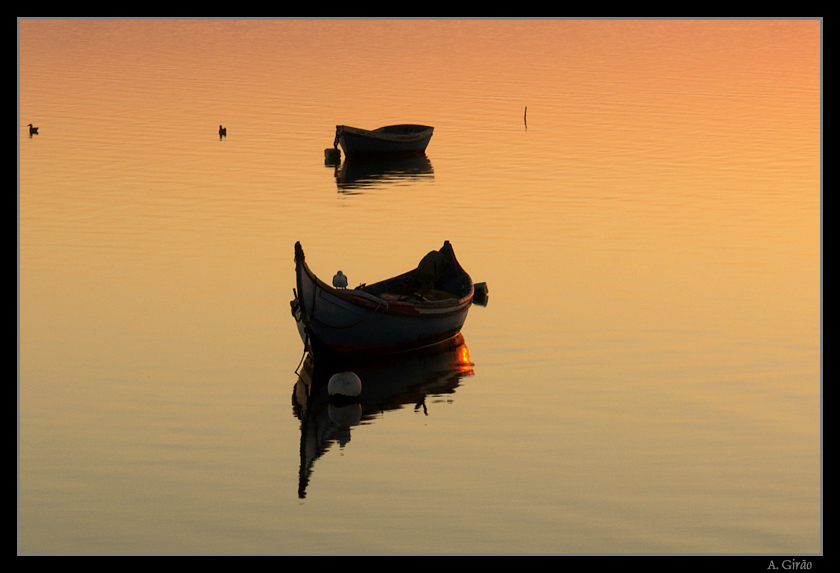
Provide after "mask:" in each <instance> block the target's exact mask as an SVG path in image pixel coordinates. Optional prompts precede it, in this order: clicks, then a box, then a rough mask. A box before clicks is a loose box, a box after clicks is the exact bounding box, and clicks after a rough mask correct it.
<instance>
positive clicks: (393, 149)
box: [334, 124, 435, 157]
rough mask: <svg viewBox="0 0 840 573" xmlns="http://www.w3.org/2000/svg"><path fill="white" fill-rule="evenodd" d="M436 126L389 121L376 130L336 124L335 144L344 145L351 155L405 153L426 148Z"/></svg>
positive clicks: (401, 155) (421, 151)
mask: <svg viewBox="0 0 840 573" xmlns="http://www.w3.org/2000/svg"><path fill="white" fill-rule="evenodd" d="M434 130H435V128H434V127H430V126H428V125H414V124H400V125H388V126H385V127H380V128H379V129H374V130H372V131H369V130H366V129H359V128H357V127H350V126H347V125H337V126H335V143H334V146H338V145H341V149H343V150H344V154H345V155H346V156H347V157H369V156H388V157H405V156H411V155H421V154H423V153H425V152H426V147H427V146H428V145H429V140H430V139H431V138H432V133H433V132H434Z"/></svg>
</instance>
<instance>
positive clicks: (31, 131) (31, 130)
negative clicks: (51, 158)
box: [29, 123, 38, 135]
mask: <svg viewBox="0 0 840 573" xmlns="http://www.w3.org/2000/svg"><path fill="white" fill-rule="evenodd" d="M29 135H38V128H37V127H32V124H31V123H30V124H29Z"/></svg>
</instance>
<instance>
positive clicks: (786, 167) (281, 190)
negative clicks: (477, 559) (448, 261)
mask: <svg viewBox="0 0 840 573" xmlns="http://www.w3.org/2000/svg"><path fill="white" fill-rule="evenodd" d="M820 36H821V22H819V21H710V22H701V21H689V22H678V21H630V22H622V21H454V20H453V21H389V20H381V21H372V22H361V21H340V20H336V21H306V20H298V21H211V22H207V21H30V20H22V21H19V60H20V72H19V74H20V75H19V78H20V79H19V93H20V97H19V108H20V118H19V124H20V129H21V131H20V134H21V135H20V139H19V285H20V286H19V348H20V350H19V356H20V358H19V371H20V375H19V478H20V482H19V551H20V552H23V553H53V552H58V553H74V552H83V553H91V552H93V553H171V552H175V553H215V552H222V553H357V552H362V553H496V552H498V553H795V554H804V553H816V552H820V551H821V548H822V537H821V508H822V502H821V499H822V498H821V475H822V473H821V336H820V333H821V179H820V167H821V160H820V149H821V147H820V143H821V131H820V127H821V114H820V111H821V107H820V103H821V96H820V86H821V84H820V79H821V74H820V73H821V61H820V49H821V44H820ZM526 108H527V109H526ZM30 122H32V123H34V124H36V125H37V126H38V127H39V133H38V135H33V136H30V135H29V132H28V127H27V126H26V124H28V123H30ZM405 122H413V123H422V124H428V125H433V126H435V134H434V137H433V138H432V141H431V144H430V145H429V148H428V150H427V155H426V157H425V158H422V159H421V160H418V161H413V162H406V163H404V164H399V165H389V166H382V167H378V166H364V167H359V166H358V165H352V164H350V163H348V162H346V161H345V162H343V163H342V164H341V165H338V166H332V165H328V164H325V161H324V149H325V148H328V147H331V145H332V141H333V135H334V130H335V125H337V124H348V125H354V126H358V127H365V128H374V127H379V126H382V125H387V124H392V123H405ZM219 124H224V125H225V126H226V127H227V136H226V137H224V138H220V137H219V135H218V126H219ZM444 240H449V241H451V242H452V244H453V246H454V248H455V251H456V252H457V254H458V259H459V261H460V262H461V263H462V264H463V266H464V267H465V268H466V269H467V270H468V271H469V272H470V273H471V275H472V277H473V279H474V280H476V281H486V282H487V283H488V285H489V288H490V299H489V303H488V304H487V306H486V307H480V306H475V307H473V308H472V309H471V311H470V315H469V317H468V319H467V323H466V325H465V327H464V329H463V344H462V345H459V346H456V347H453V348H448V349H444V350H442V352H441V354H437V355H435V356H432V357H424V358H420V357H416V358H413V359H412V360H411V361H408V362H406V363H402V364H396V365H395V364H388V365H370V366H369V367H368V368H366V369H365V370H364V371H363V372H361V373H360V374H361V375H362V377H363V387H365V388H369V389H370V392H371V394H372V395H373V392H374V390H376V399H375V400H371V401H370V403H365V404H362V410H361V412H357V413H358V414H359V415H358V418H355V417H354V418H351V422H350V423H348V422H346V418H341V417H335V416H334V417H333V418H330V416H329V414H330V412H329V410H328V409H327V408H320V406H318V405H316V404H312V405H311V408H312V409H313V411H314V412H315V414H314V415H312V416H307V415H306V409H307V408H308V407H310V406H307V405H306V404H302V403H301V400H299V399H298V398H299V390H300V388H301V387H302V386H305V384H306V380H307V379H308V378H307V376H309V377H310V378H311V376H313V375H314V374H312V373H311V372H309V370H307V368H306V364H305V363H304V364H302V363H301V360H302V358H303V352H302V351H303V346H302V343H301V341H300V338H299V337H298V334H297V331H296V328H295V325H294V320H293V318H292V316H291V314H290V312H289V300H290V299H291V297H292V288H293V287H294V263H293V245H294V243H295V241H301V242H302V244H303V246H304V248H305V249H306V253H307V260H308V262H309V264H310V266H311V267H312V268H313V270H315V272H317V273H319V274H321V275H324V276H332V274H333V273H334V272H335V270H336V269H339V268H341V269H343V270H344V271H345V273H346V274H348V276H349V277H350V281H351V283H354V284H358V283H361V282H373V281H375V280H378V279H381V278H385V277H387V276H391V275H394V274H396V273H398V272H402V271H404V270H407V269H408V268H410V267H412V266H414V265H415V264H416V263H417V262H418V261H419V259H420V258H421V257H422V256H423V255H424V254H425V253H426V252H428V251H429V250H431V249H437V248H439V247H440V246H441V245H442V243H443V241H444ZM365 378H367V379H368V381H369V385H368V386H364V384H365V382H364V379H365ZM333 414H335V412H333ZM342 419H344V420H345V422H341V421H340V420H342ZM336 420H339V421H336Z"/></svg>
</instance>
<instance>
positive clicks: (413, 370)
mask: <svg viewBox="0 0 840 573" xmlns="http://www.w3.org/2000/svg"><path fill="white" fill-rule="evenodd" d="M348 371H350V372H354V373H355V374H356V375H358V376H359V378H360V379H361V381H362V386H361V392H360V393H359V394H358V396H357V397H346V396H338V397H337V396H335V395H334V396H332V397H331V396H330V395H329V392H328V390H327V387H328V383H329V380H330V378H331V377H332V376H333V375H334V374H336V373H340V372H348ZM298 374H299V378H298V381H297V382H296V383H295V386H294V390H293V392H292V406H293V410H294V414H295V416H296V417H297V418H298V419H300V421H301V424H300V429H301V437H300V479H299V483H298V497H300V498H305V497H306V487H307V486H308V485H309V480H310V478H311V476H312V471H313V466H314V464H315V461H316V460H317V459H318V458H320V457H321V456H322V455H324V454H325V453H326V452H327V451H328V450H329V449H330V447H331V446H332V445H333V444H335V443H338V444H339V446H340V447H344V446H345V445H346V444H347V443H348V442H349V441H350V432H351V431H352V428H353V426H357V425H359V424H369V423H372V420H374V419H375V418H376V417H378V416H379V415H380V414H381V413H383V412H385V411H388V410H396V409H400V408H402V407H404V406H405V405H411V406H412V407H413V408H414V409H415V410H421V409H422V411H423V413H424V414H426V415H428V410H427V407H426V397H427V396H436V395H441V394H451V393H453V392H455V389H456V388H457V387H458V385H459V384H460V381H461V378H463V377H465V376H471V375H472V374H473V363H472V362H471V361H470V355H469V350H468V349H467V345H466V343H465V342H464V337H463V336H462V335H460V334H458V335H457V336H454V337H453V338H450V339H449V340H446V341H444V342H440V343H438V344H435V345H434V346H431V347H427V348H424V349H420V350H415V351H412V352H410V353H403V354H400V355H392V356H389V357H383V358H376V359H371V360H365V361H347V360H345V359H340V358H331V359H328V360H323V359H321V358H320V357H319V359H318V360H316V359H315V358H314V357H313V356H312V354H310V353H308V352H307V353H306V354H305V356H304V360H303V362H302V364H301V366H300V368H299V371H298Z"/></svg>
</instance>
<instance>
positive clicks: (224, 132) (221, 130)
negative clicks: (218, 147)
mask: <svg viewBox="0 0 840 573" xmlns="http://www.w3.org/2000/svg"><path fill="white" fill-rule="evenodd" d="M225 136H227V128H226V127H222V126H221V125H220V126H219V137H220V138H221V137H225Z"/></svg>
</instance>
